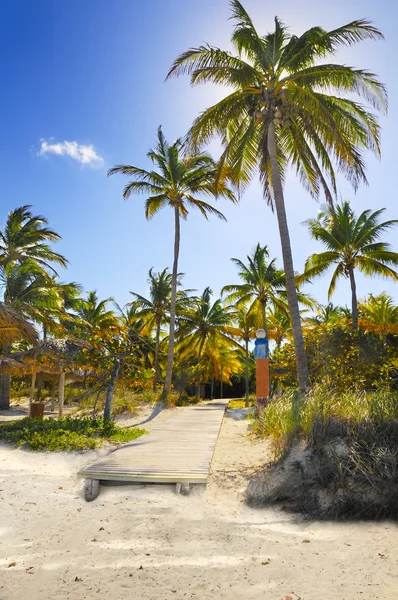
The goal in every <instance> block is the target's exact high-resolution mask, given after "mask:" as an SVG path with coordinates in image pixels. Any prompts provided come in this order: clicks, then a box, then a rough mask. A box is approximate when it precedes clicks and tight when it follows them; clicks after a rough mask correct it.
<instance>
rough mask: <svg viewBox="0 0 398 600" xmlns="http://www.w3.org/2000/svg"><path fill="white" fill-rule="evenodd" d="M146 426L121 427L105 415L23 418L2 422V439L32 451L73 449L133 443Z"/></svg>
mask: <svg viewBox="0 0 398 600" xmlns="http://www.w3.org/2000/svg"><path fill="white" fill-rule="evenodd" d="M144 433H147V432H146V431H145V430H144V429H138V428H129V429H123V428H122V427H118V426H117V425H116V424H115V423H114V422H113V421H104V419H102V418H98V419H96V418H89V417H82V418H76V419H75V418H71V417H67V418H65V419H45V420H42V419H29V418H25V419H20V420H19V421H14V422H12V423H2V424H0V440H3V441H5V442H11V443H13V444H16V445H21V444H26V446H27V447H28V448H29V449H30V450H49V451H51V452H63V451H64V452H70V451H76V450H87V449H93V448H97V447H99V446H101V445H102V444H103V443H104V442H105V441H110V442H118V443H123V442H129V441H131V440H135V439H137V438H138V437H140V436H141V435H143V434H144Z"/></svg>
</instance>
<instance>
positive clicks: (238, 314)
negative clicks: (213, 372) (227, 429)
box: [227, 308, 263, 406]
mask: <svg viewBox="0 0 398 600" xmlns="http://www.w3.org/2000/svg"><path fill="white" fill-rule="evenodd" d="M233 318H234V321H235V324H234V326H233V327H228V328H227V332H228V333H229V334H230V335H233V336H236V337H238V338H239V339H241V340H243V341H244V343H245V403H246V406H249V364H250V353H249V342H250V340H252V339H254V338H255V337H256V330H257V329H259V328H260V327H261V326H262V324H263V321H262V318H261V316H260V315H259V314H258V312H253V311H250V309H249V310H246V309H245V308H237V309H236V311H235V312H234V314H233Z"/></svg>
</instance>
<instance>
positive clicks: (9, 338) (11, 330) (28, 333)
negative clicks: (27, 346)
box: [0, 302, 38, 347]
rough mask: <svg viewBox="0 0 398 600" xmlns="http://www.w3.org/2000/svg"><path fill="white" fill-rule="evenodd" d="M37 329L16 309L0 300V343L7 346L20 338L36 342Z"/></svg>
mask: <svg viewBox="0 0 398 600" xmlns="http://www.w3.org/2000/svg"><path fill="white" fill-rule="evenodd" d="M37 338H38V336H37V331H36V329H35V328H34V327H33V325H31V324H30V323H28V321H26V320H25V319H24V318H23V317H22V316H21V315H20V314H19V313H18V312H17V311H16V310H14V309H13V308H11V306H8V305H7V304H4V302H0V345H1V346H3V347H4V346H8V345H9V344H12V343H13V342H17V341H19V340H21V339H25V340H28V341H29V342H32V344H34V343H36V342H37Z"/></svg>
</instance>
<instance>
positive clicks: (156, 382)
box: [153, 323, 160, 392]
mask: <svg viewBox="0 0 398 600" xmlns="http://www.w3.org/2000/svg"><path fill="white" fill-rule="evenodd" d="M159 343H160V323H156V334H155V378H154V380H153V391H154V392H156V388H157V384H158V381H159Z"/></svg>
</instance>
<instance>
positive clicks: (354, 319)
mask: <svg viewBox="0 0 398 600" xmlns="http://www.w3.org/2000/svg"><path fill="white" fill-rule="evenodd" d="M348 273H349V276H350V285H351V310H352V328H353V329H358V299H357V284H356V283H355V276H354V269H352V268H351V267H350V268H349V270H348Z"/></svg>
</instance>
